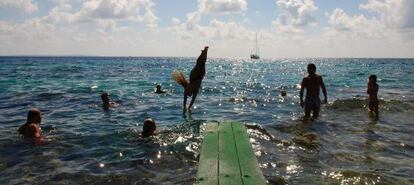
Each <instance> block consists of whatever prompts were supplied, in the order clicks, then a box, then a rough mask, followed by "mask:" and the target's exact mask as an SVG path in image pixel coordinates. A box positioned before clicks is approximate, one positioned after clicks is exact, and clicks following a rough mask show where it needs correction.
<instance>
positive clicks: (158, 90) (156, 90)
mask: <svg viewBox="0 0 414 185" xmlns="http://www.w3.org/2000/svg"><path fill="white" fill-rule="evenodd" d="M155 93H157V94H162V93H165V91H163V90H162V88H161V85H160V84H157V86H155Z"/></svg>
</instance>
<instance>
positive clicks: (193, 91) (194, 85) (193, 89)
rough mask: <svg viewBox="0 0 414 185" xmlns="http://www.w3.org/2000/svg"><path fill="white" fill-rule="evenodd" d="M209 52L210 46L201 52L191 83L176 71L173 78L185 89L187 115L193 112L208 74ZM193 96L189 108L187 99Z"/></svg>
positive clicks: (192, 73)
mask: <svg viewBox="0 0 414 185" xmlns="http://www.w3.org/2000/svg"><path fill="white" fill-rule="evenodd" d="M207 52H208V46H206V47H204V50H201V54H200V56H199V57H198V58H197V64H196V65H195V66H194V68H193V69H192V70H191V73H190V82H188V81H187V80H186V79H185V77H184V74H183V73H182V72H181V71H177V70H174V71H173V74H172V78H173V79H174V80H175V81H176V82H177V83H178V84H180V85H181V86H183V87H184V101H183V104H184V107H183V114H185V113H186V111H187V110H189V111H191V107H192V106H193V104H194V101H195V99H196V97H197V94H198V90H199V89H200V86H201V82H202V81H203V78H204V76H205V74H206V69H205V68H206V61H207ZM188 96H192V99H191V102H190V105H189V106H188V109H187V108H186V106H187V97H188Z"/></svg>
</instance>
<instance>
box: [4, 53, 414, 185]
mask: <svg viewBox="0 0 414 185" xmlns="http://www.w3.org/2000/svg"><path fill="white" fill-rule="evenodd" d="M310 62H313V63H315V64H316V65H317V67H318V71H317V72H318V73H320V74H321V75H322V76H323V78H324V81H325V84H326V87H327V90H328V96H329V104H328V105H324V106H323V107H322V113H321V116H320V118H319V119H318V120H317V121H314V122H303V121H302V117H303V110H302V109H301V108H300V106H299V104H298V102H299V96H298V95H299V87H300V86H299V84H300V82H301V80H302V78H303V77H304V76H305V75H306V65H307V64H308V63H310ZM194 64H195V59H194V58H150V57H148V58H104V57H0V77H1V78H0V129H1V130H2V133H1V134H0V184H24V183H27V184H91V183H94V184H105V183H106V184H108V183H109V184H122V183H125V184H133V183H135V184H159V183H175V184H192V183H193V182H194V179H195V175H196V171H197V165H198V154H199V151H200V144H201V141H202V132H203V128H204V127H203V125H204V124H208V123H210V122H222V121H229V120H232V121H240V122H242V123H244V124H246V125H248V128H249V129H248V132H249V135H250V137H251V142H252V145H253V147H254V151H255V153H256V156H257V158H258V161H259V163H260V167H261V169H262V171H263V174H264V175H265V177H266V179H267V180H268V181H269V183H270V184H284V183H288V184H414V136H413V133H414V124H413V121H414V86H413V84H414V75H413V73H414V60H413V59H280V60H266V59H264V60H257V61H254V62H252V61H250V60H241V59H230V58H228V59H209V60H208V62H207V74H206V77H205V79H204V81H203V87H202V90H201V91H200V94H199V96H198V98H197V100H196V104H195V106H196V107H195V110H193V112H192V114H191V115H188V114H187V115H186V116H182V112H181V111H182V96H183V89H182V88H181V87H180V86H178V85H177V84H176V83H175V82H174V81H173V80H172V79H171V72H172V71H173V69H179V70H182V71H183V72H184V73H185V74H186V75H188V74H189V72H190V70H191V69H192V67H193V66H194ZM370 74H376V75H378V84H379V86H380V89H379V97H380V98H381V102H380V117H379V120H375V119H374V118H373V117H371V116H370V114H369V113H368V111H367V110H366V109H367V108H366V106H367V101H366V93H365V92H366V83H367V78H368V76H369V75H370ZM158 83H160V84H162V86H163V87H164V89H165V90H166V91H168V93H166V94H163V95H157V94H154V93H153V90H154V86H155V84H158ZM281 88H284V89H285V90H286V91H287V96H286V97H282V96H279V94H280V89H281ZM103 91H107V92H109V93H110V97H111V99H112V100H113V101H115V102H117V103H118V104H119V107H117V108H115V109H112V110H110V111H103V110H102V109H101V107H100V94H101V92H103ZM32 107H38V108H39V109H40V110H41V111H42V112H43V113H44V116H43V122H42V129H43V133H44V136H45V140H46V144H45V145H41V146H36V145H34V144H33V143H32V142H31V141H28V140H25V139H23V138H21V137H20V136H19V135H18V134H17V132H16V130H17V128H18V127H19V126H20V125H21V124H23V123H24V122H25V116H26V114H27V111H28V110H29V109H30V108H32ZM148 117H152V118H154V119H155V120H156V123H157V126H158V127H157V129H158V132H159V134H158V135H157V136H156V137H154V138H153V139H145V140H144V139H140V132H141V128H142V122H143V120H144V119H146V118H148Z"/></svg>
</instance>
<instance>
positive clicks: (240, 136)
mask: <svg viewBox="0 0 414 185" xmlns="http://www.w3.org/2000/svg"><path fill="white" fill-rule="evenodd" d="M232 127H233V132H234V138H235V142H236V147H237V152H238V154H237V156H238V157H239V161H240V170H241V178H242V180H243V184H244V185H248V184H252V185H253V184H254V185H261V184H266V180H265V178H264V176H263V174H262V171H261V169H260V167H259V164H258V162H257V159H256V156H255V155H254V152H253V149H252V146H251V144H250V139H249V135H248V134H247V131H246V128H245V126H244V125H243V124H240V123H235V122H233V123H232Z"/></svg>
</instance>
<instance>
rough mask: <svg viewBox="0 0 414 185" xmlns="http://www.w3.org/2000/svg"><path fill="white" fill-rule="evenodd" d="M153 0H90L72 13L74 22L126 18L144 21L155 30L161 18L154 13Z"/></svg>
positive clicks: (149, 27) (127, 19)
mask: <svg viewBox="0 0 414 185" xmlns="http://www.w3.org/2000/svg"><path fill="white" fill-rule="evenodd" d="M154 6H155V4H154V3H153V2H152V0H88V1H86V2H83V3H82V6H81V9H80V10H79V11H77V12H75V13H73V14H72V18H71V20H72V21H74V22H99V21H102V20H126V21H134V22H139V23H144V24H145V26H146V27H147V28H148V29H150V30H154V29H155V28H157V27H158V20H159V18H158V17H157V16H156V15H155V13H154Z"/></svg>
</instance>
